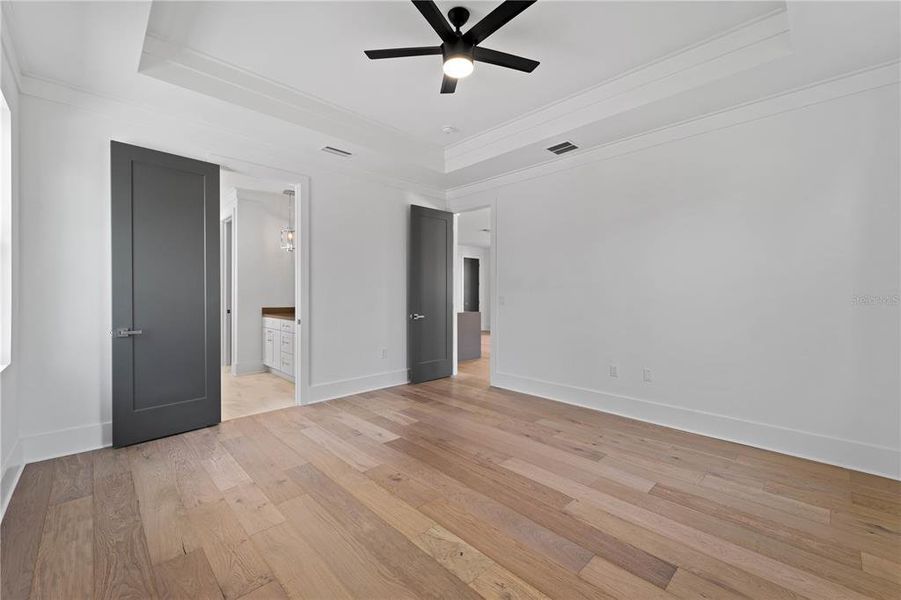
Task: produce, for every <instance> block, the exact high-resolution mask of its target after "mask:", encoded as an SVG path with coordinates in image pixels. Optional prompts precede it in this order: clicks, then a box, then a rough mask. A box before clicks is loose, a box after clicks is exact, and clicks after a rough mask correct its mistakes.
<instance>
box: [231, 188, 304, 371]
mask: <svg viewBox="0 0 901 600" xmlns="http://www.w3.org/2000/svg"><path fill="white" fill-rule="evenodd" d="M236 197H237V202H236V210H235V213H236V214H235V220H234V230H233V231H234V244H235V282H234V284H235V291H236V294H235V296H236V298H235V306H234V316H235V332H236V335H235V340H234V348H233V353H234V368H235V374H237V375H244V374H247V373H258V372H261V371H263V370H264V367H263V319H262V313H261V309H262V308H263V307H264V306H294V253H293V252H286V251H285V250H282V249H281V247H280V243H281V241H280V235H281V229H282V227H284V226H285V224H286V223H287V222H288V198H287V196H284V195H282V194H273V193H270V192H261V191H252V190H243V189H241V190H238V191H237V194H236Z"/></svg>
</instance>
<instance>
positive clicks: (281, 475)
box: [222, 435, 302, 504]
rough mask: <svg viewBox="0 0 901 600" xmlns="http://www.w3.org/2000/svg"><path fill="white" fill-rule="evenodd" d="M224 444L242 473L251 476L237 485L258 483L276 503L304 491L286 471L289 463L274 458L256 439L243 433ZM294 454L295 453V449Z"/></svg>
mask: <svg viewBox="0 0 901 600" xmlns="http://www.w3.org/2000/svg"><path fill="white" fill-rule="evenodd" d="M222 445H223V446H224V447H225V448H226V449H227V450H228V454H229V455H231V456H232V457H234V459H235V460H236V461H237V462H236V465H238V468H240V469H241V473H244V474H246V475H248V476H249V477H248V480H247V481H241V482H238V483H237V484H235V485H246V484H248V483H256V485H257V486H258V487H259V488H260V489H261V490H262V491H263V493H264V494H266V497H267V498H269V500H270V501H271V502H272V503H274V504H279V503H281V502H284V501H285V500H290V499H291V498H294V497H295V496H299V495H300V494H301V493H302V491H301V489H300V488H299V487H297V485H295V484H294V482H292V481H291V478H290V477H288V475H287V473H286V472H285V468H283V467H285V466H287V465H285V464H282V463H278V462H276V461H275V460H274V459H272V458H271V457H270V456H269V455H268V454H267V453H266V452H265V451H264V450H263V449H262V448H261V447H260V445H259V444H257V443H256V442H255V441H254V440H252V439H250V438H247V437H245V436H243V435H242V436H236V437H233V438H231V439H228V440H225V441H223V442H222ZM292 455H295V453H294V452H293V451H292ZM291 462H292V463H293V462H294V461H291ZM232 487H234V486H232Z"/></svg>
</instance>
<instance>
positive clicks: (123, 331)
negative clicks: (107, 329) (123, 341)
mask: <svg viewBox="0 0 901 600" xmlns="http://www.w3.org/2000/svg"><path fill="white" fill-rule="evenodd" d="M112 333H113V337H117V338H127V337H131V336H133V335H141V334H142V333H144V330H143V329H129V328H127V327H120V328H119V329H115V330H113V332H112Z"/></svg>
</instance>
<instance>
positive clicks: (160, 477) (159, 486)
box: [128, 441, 198, 564]
mask: <svg viewBox="0 0 901 600" xmlns="http://www.w3.org/2000/svg"><path fill="white" fill-rule="evenodd" d="M128 451H129V459H130V461H131V471H132V477H133V479H134V487H135V494H136V495H137V498H138V505H139V507H140V511H141V521H142V522H143V523H144V534H145V537H146V538H147V549H148V550H149V552H150V560H151V562H152V563H154V564H156V563H161V562H165V561H168V560H171V559H173V558H176V557H178V556H182V555H184V554H187V553H188V552H190V551H191V550H194V549H196V548H197V547H198V541H197V538H196V536H195V534H194V530H193V527H192V526H191V522H190V520H189V519H188V513H187V510H186V509H185V506H184V504H183V503H182V501H181V497H180V495H179V493H178V486H177V485H176V479H175V470H174V469H173V467H172V463H170V462H169V460H168V454H167V452H166V449H165V446H164V442H162V441H154V442H147V443H144V444H139V445H138V446H132V447H130V448H129V449H128Z"/></svg>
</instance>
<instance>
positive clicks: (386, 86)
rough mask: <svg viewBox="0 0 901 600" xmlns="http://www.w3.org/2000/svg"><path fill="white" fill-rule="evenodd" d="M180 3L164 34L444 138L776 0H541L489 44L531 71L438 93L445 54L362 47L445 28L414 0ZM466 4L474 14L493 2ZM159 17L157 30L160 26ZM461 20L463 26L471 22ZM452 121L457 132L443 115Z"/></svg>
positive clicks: (509, 115) (417, 41)
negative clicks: (525, 61)
mask: <svg viewBox="0 0 901 600" xmlns="http://www.w3.org/2000/svg"><path fill="white" fill-rule="evenodd" d="M191 4H192V3H173V4H172V5H171V6H169V8H170V9H175V8H176V7H177V10H178V18H173V17H172V16H168V17H167V19H166V21H165V22H157V23H154V22H151V30H154V29H156V31H154V33H156V34H158V35H160V36H161V37H168V38H170V39H171V38H172V37H176V38H177V41H178V42H180V43H181V45H183V46H185V47H188V48H190V49H192V50H195V51H198V52H201V53H203V54H205V55H207V56H209V57H214V58H215V59H217V60H219V61H223V62H225V63H228V64H230V65H233V66H236V67H239V68H241V69H245V70H247V71H251V72H253V73H255V74H257V75H260V76H262V77H264V78H266V79H269V80H272V81H275V82H278V83H280V84H283V85H285V86H288V87H290V88H293V89H294V90H298V91H300V92H302V93H304V94H307V95H310V96H314V97H317V98H319V99H321V100H323V101H325V102H327V103H329V104H332V105H336V106H340V107H344V108H346V109H348V110H350V111H353V112H355V113H357V114H359V115H361V116H364V117H366V118H368V119H372V120H374V121H377V122H379V123H382V124H385V125H388V126H389V127H392V128H394V129H398V130H400V131H403V132H405V133H407V134H409V135H410V136H413V137H415V138H417V139H420V140H423V141H426V142H429V143H432V144H437V145H447V144H451V143H454V142H457V141H459V140H460V139H461V138H464V137H468V136H471V135H474V134H476V133H479V132H481V131H484V130H485V129H488V128H491V127H494V126H496V125H499V124H501V123H504V122H506V121H509V120H511V119H513V118H515V117H518V116H521V115H523V114H525V113H526V112H528V111H530V110H534V109H536V108H539V107H542V106H544V105H547V104H549V103H551V102H554V101H555V100H559V99H561V98H565V97H567V96H569V95H571V94H574V93H576V92H579V91H581V90H583V89H585V88H588V87H590V86H592V85H596V84H598V83H601V82H603V81H606V80H608V79H610V78H612V77H614V76H616V75H619V74H621V73H624V72H626V71H628V70H630V69H633V68H635V67H638V66H640V65H643V64H645V63H647V62H649V61H652V60H654V59H657V58H659V57H662V56H664V55H666V54H669V53H671V52H674V51H676V50H679V49H680V48H683V47H686V46H689V45H691V44H695V43H698V42H701V41H703V40H705V39H707V38H709V37H711V36H713V35H715V34H718V33H720V32H721V31H724V30H726V29H729V28H731V27H734V26H736V25H738V24H740V23H743V22H745V21H747V20H749V19H751V18H754V17H757V16H760V15H763V14H766V13H768V12H770V11H772V10H773V9H774V8H777V7H779V6H780V5H781V3H779V2H568V1H557V2H538V3H536V4H535V5H533V6H531V7H530V8H528V9H527V10H526V11H525V12H523V13H522V14H521V15H519V16H518V17H517V18H516V19H514V20H513V21H511V22H510V23H509V24H508V25H506V26H505V27H503V28H502V29H500V30H499V31H498V32H497V33H495V34H494V35H492V36H491V37H490V38H489V39H488V40H486V41H485V43H484V44H483V45H484V46H486V47H490V48H495V49H498V50H502V51H505V52H510V53H514V54H521V55H523V56H526V57H529V58H534V59H535V60H539V61H540V62H541V65H540V66H539V67H538V68H537V69H536V70H535V71H534V72H533V73H532V74H525V73H520V72H517V71H512V70H510V69H503V68H499V67H495V66H493V65H488V64H477V65H476V70H475V72H474V73H473V74H472V75H471V76H470V77H468V78H467V79H465V80H462V81H460V83H459V84H458V86H457V92H456V93H455V94H446V95H441V94H439V93H438V90H439V87H440V82H441V76H442V73H441V57H440V56H425V57H416V58H405V59H392V60H379V61H370V60H369V59H367V58H366V57H365V56H364V54H363V50H366V49H373V48H385V47H401V46H432V45H438V44H439V43H440V40H439V39H438V37H437V35H436V34H435V32H434V31H432V29H431V27H430V26H429V25H428V23H426V22H425V20H424V19H423V18H422V16H421V15H420V14H419V12H418V11H417V10H416V8H415V7H414V6H413V5H412V4H411V3H409V2H245V3H242V2H202V3H199V4H196V5H191ZM460 4H463V5H465V6H467V8H469V9H470V10H471V12H472V16H471V17H470V21H469V24H468V25H471V24H474V23H476V22H478V20H479V19H481V18H482V17H483V16H485V15H486V14H487V13H488V11H489V10H490V9H492V8H494V7H495V6H496V5H497V3H496V2H471V1H469V2H460V1H447V0H442V1H441V2H438V5H439V7H440V8H441V9H442V11H443V12H444V13H445V14H446V11H447V10H449V9H450V8H451V7H453V6H456V5H460ZM160 29H162V30H160ZM465 29H466V27H464V30H465ZM444 125H452V126H454V127H455V128H457V129H458V130H459V133H458V134H456V135H446V134H444V133H443V132H442V131H441V128H442V126H444Z"/></svg>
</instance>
